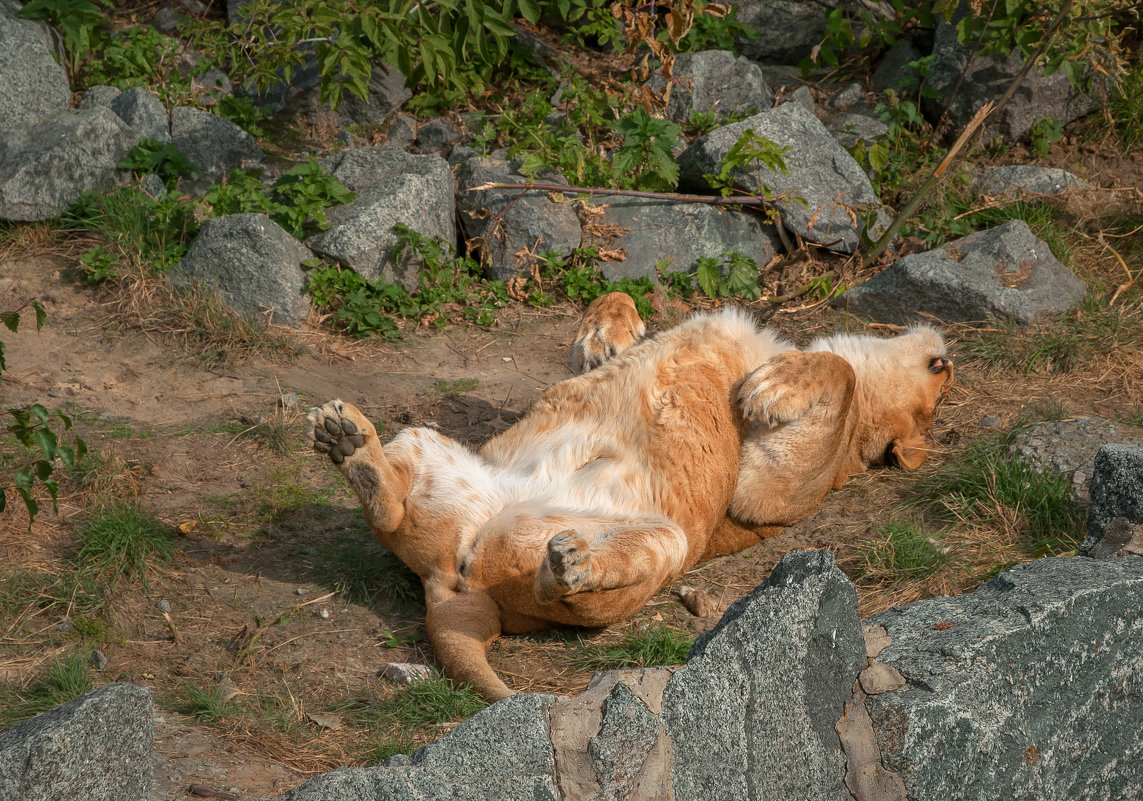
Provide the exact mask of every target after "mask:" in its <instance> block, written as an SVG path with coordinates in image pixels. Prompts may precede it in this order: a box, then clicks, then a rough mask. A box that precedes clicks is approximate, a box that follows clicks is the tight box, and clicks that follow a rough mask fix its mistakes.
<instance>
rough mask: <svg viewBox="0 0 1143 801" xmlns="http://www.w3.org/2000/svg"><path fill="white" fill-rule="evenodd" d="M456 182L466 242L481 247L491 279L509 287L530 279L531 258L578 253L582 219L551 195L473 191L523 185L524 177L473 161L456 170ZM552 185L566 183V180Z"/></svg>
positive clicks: (506, 168)
mask: <svg viewBox="0 0 1143 801" xmlns="http://www.w3.org/2000/svg"><path fill="white" fill-rule="evenodd" d="M456 182H457V195H456V205H457V215H458V216H459V217H460V225H461V229H462V231H463V233H464V238H465V239H466V240H467V241H468V242H469V243H470V245H471V244H476V245H478V246H479V248H480V258H481V263H482V264H483V266H484V270H485V273H486V274H487V275H488V276H489V277H490V278H493V279H496V280H499V281H506V280H508V279H510V278H513V277H515V276H517V275H521V274H527V273H528V272H529V270H530V268H531V264H532V257H531V255H530V254H533V253H535V254H539V253H543V252H544V251H548V250H551V251H556V252H557V253H560V254H561V255H566V254H567V253H568V252H570V251H571V250H572V249H574V248H577V247H579V245H580V242H581V239H582V235H581V233H580V225H579V218H578V217H577V216H576V213H575V211H574V210H573V208H572V205H571V203H567V202H557V201H556V200H553V199H552V197H551V196H549V195H548V193H547V192H527V193H525V194H523V195H521V192H520V190H518V189H485V190H480V191H471V190H473V189H474V188H475V187H478V186H482V185H483V184H486V183H490V182H496V183H523V182H524V177H523V176H522V175H519V174H517V173H515V172H513V171H512V169H511V167H510V166H509V165H508V164H507V163H506V162H503V161H498V160H495V159H486V158H480V157H476V158H470V159H468V160H467V161H465V162H463V163H462V164H461V165H460V166H459V167H457V170H456ZM554 182H555V183H563V181H562V179H556V180H555V181H554ZM560 200H561V201H562V200H563V198H562V197H561V198H560Z"/></svg>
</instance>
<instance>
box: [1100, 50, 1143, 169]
mask: <svg viewBox="0 0 1143 801" xmlns="http://www.w3.org/2000/svg"><path fill="white" fill-rule="evenodd" d="M1118 90H1119V91H1117V92H1114V93H1113V94H1112V95H1111V96H1110V97H1109V98H1108V100H1107V111H1108V117H1109V118H1110V119H1112V120H1114V121H1115V131H1116V133H1117V134H1118V135H1119V139H1120V141H1121V142H1122V143H1123V145H1124V146H1125V147H1126V148H1131V147H1134V146H1136V145H1138V144H1140V143H1141V142H1143V63H1140V62H1138V61H1137V62H1136V63H1135V64H1134V65H1133V66H1132V67H1131V69H1129V70H1128V71H1127V74H1126V75H1122V76H1120V78H1119V81H1118Z"/></svg>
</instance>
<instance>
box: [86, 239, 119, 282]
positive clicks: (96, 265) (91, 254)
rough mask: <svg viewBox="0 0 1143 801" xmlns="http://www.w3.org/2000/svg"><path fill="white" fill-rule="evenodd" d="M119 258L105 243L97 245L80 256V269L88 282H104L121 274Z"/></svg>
mask: <svg viewBox="0 0 1143 801" xmlns="http://www.w3.org/2000/svg"><path fill="white" fill-rule="evenodd" d="M118 267H119V260H118V259H116V258H115V256H114V255H113V254H112V253H111V252H110V251H109V250H108V249H107V248H105V247H104V246H103V245H96V246H95V247H93V248H91V249H90V250H88V251H85V252H83V253H81V254H80V256H79V269H80V272H81V273H82V274H83V280H84V282H85V283H88V284H102V283H103V282H104V281H110V280H112V279H115V278H117V277H118V276H119V272H118Z"/></svg>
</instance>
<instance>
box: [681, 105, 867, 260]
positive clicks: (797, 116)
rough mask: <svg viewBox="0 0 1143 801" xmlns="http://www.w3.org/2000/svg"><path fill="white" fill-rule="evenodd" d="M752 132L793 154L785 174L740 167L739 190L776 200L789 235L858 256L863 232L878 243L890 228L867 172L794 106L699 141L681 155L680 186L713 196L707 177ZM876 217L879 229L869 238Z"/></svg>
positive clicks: (735, 174)
mask: <svg viewBox="0 0 1143 801" xmlns="http://www.w3.org/2000/svg"><path fill="white" fill-rule="evenodd" d="M748 130H750V131H754V133H755V134H757V135H758V136H760V137H763V138H765V139H769V140H771V141H773V142H775V143H776V144H778V145H779V146H781V147H785V148H788V150H787V151H786V152H785V153H783V154H782V159H783V161H784V162H785V165H786V170H785V171H781V170H771V169H769V168H767V167H765V166H763V165H761V164H759V165H757V166H751V167H749V168H746V167H739V168H736V169H735V170H734V172H733V178H734V185H735V187H737V188H738V189H741V190H743V191H746V192H750V193H753V194H759V195H761V194H764V193H766V194H767V196H768V197H769V196H773V198H774V201H773V202H774V206H775V207H777V208H778V209H779V210H780V211H781V215H782V223H783V224H784V225H785V226H786V227H787V228H789V229H790V230H792V231H795V232H796V233H798V234H799V235H801V236H802V237H803V238H805V239H806V240H808V241H810V242H815V243H817V244H819V245H823V246H825V247H826V248H828V249H830V250H835V251H839V252H841V253H853V252H854V251H855V250H856V249H857V247H858V245H860V243H861V236H862V234H863V233H866V234H867V235H868V236H869V237H870V238H872V239H876V238H877V237H878V236H880V234H881V233H882V231H884V230H885V229H886V228H888V226H889V218H888V216H887V215H886V214H885V212H884V210H883V209H882V207H881V201H880V200H879V199H878V198H877V195H876V194H874V192H873V187H872V185H871V184H870V183H869V178H868V176H866V174H865V173H864V172H863V171H862V169H861V165H859V164H858V163H857V162H856V161H854V159H853V157H852V156H851V155H849V153H847V152H846V151H845V150H844V149H843V148H842V146H841V145H840V144H838V143H837V140H836V139H834V136H833V134H831V133H830V132H829V131H828V130H827V129H826V127H825V126H824V125H823V124H822V123H821V121H820V120H819V119H818V118H817V117H815V116H814V114H813V112H811V111H809V110H807V109H805V108H803V107H802V106H801V105H800V104H798V103H794V102H787V103H783V104H782V105H780V106H778V107H777V108H775V109H773V110H772V111H766V112H763V113H761V114H756V115H754V116H753V117H748V118H747V119H745V120H742V121H741V122H736V123H734V124H732V125H724V126H723V127H721V128H716V129H715V130H713V131H711V132H710V133H708V134H706V135H705V136H703V137H701V138H699V139H698V140H696V141H695V142H694V143H693V144H692V145H691V146H690V147H688V148H687V149H686V150H685V151H683V153H682V155H680V156H679V185H680V186H681V187H683V188H686V189H690V190H692V191H709V186H708V183H707V180H706V179H705V178H704V177H703V176H704V175H707V174H718V172H719V169H720V167H719V165H720V162H721V161H722V159H723V158H725V156H726V155H727V153H728V152H729V151H730V149H731V148H732V147H733V146H734V144H735V143H736V142H737V141H738V139H739V137H741V136H742V135H743V133H745V132H746V131H748ZM767 190H768V193H767ZM870 215H872V217H871V219H872V220H873V224H872V227H871V228H870V229H869V230H868V231H866V225H865V221H866V218H867V217H869V216H870Z"/></svg>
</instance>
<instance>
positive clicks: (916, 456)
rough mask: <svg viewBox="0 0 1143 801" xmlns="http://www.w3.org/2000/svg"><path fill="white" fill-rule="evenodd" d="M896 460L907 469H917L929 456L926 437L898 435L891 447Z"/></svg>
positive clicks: (890, 450) (890, 449)
mask: <svg viewBox="0 0 1143 801" xmlns="http://www.w3.org/2000/svg"><path fill="white" fill-rule="evenodd" d="M889 452H890V453H892V454H893V459H894V461H896V462H897V465H898V466H899V467H903V468H904V469H906V470H916V469H917V468H918V467H920V466H921V465H923V464H924V463H925V460H926V459H928V458H929V452H928V449H927V448H926V447H925V438H924V437H898V438H897V439H895V440H893V444H892V445H891V446H890V448H889Z"/></svg>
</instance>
